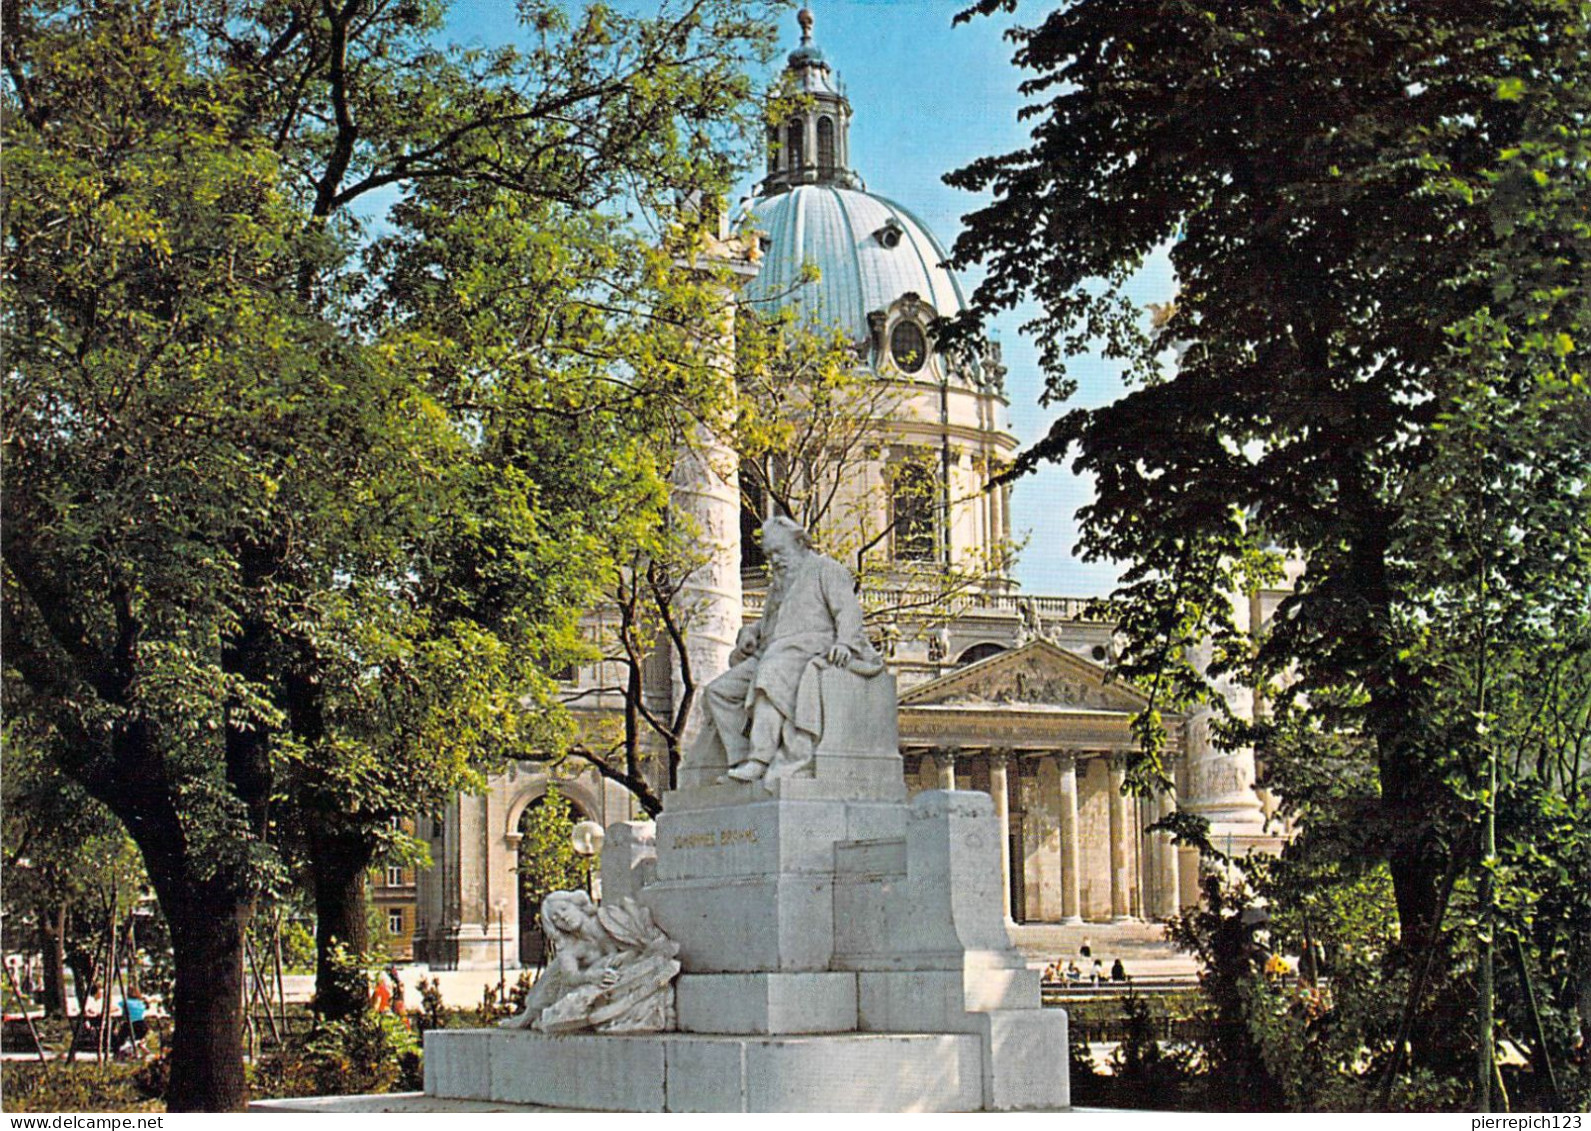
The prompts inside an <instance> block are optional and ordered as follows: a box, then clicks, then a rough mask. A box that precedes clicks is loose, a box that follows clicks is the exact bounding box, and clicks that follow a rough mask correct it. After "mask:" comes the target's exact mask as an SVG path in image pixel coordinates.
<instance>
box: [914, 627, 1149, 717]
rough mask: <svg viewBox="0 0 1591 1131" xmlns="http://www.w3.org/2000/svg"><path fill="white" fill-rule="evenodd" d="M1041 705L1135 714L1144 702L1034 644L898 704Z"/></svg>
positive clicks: (1048, 646) (1086, 666)
mask: <svg viewBox="0 0 1591 1131" xmlns="http://www.w3.org/2000/svg"><path fill="white" fill-rule="evenodd" d="M936 705H939V706H967V707H980V706H981V707H998V706H1017V705H1021V706H1046V707H1070V708H1074V709H1078V710H1094V711H1125V712H1131V713H1136V712H1137V711H1139V710H1141V709H1142V708H1143V705H1144V701H1143V699H1142V697H1141V696H1139V695H1138V694H1137V693H1136V692H1134V691H1132V690H1131V689H1130V688H1127V687H1122V686H1113V685H1107V684H1106V683H1105V682H1104V670H1103V669H1101V668H1099V667H1098V666H1097V665H1095V664H1091V663H1089V662H1088V661H1087V660H1084V659H1083V658H1081V657H1079V656H1074V655H1072V654H1071V653H1069V652H1067V651H1065V650H1064V649H1062V648H1060V647H1059V646H1057V645H1055V644H1053V643H1051V642H1049V641H1047V640H1037V641H1034V642H1033V643H1030V644H1028V645H1026V646H1024V647H1022V648H1019V649H1017V650H1015V651H1013V652H1006V653H1003V654H1001V655H999V656H994V657H991V658H990V659H987V660H984V661H981V662H980V663H977V664H973V665H971V666H970V667H968V668H966V669H965V670H963V671H958V672H951V673H950V674H949V675H945V676H941V677H940V678H939V679H936V680H933V681H932V682H930V683H926V684H923V685H921V686H919V687H916V688H913V689H912V691H911V692H910V693H908V694H907V695H906V696H903V697H902V706H910V707H926V706H936Z"/></svg>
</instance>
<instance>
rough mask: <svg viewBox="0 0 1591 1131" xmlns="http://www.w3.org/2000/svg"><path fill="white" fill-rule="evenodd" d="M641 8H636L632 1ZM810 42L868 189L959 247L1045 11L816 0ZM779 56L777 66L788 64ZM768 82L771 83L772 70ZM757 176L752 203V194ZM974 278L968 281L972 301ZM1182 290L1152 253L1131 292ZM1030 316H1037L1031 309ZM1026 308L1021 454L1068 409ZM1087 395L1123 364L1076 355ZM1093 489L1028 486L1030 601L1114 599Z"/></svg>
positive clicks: (509, 11)
mask: <svg viewBox="0 0 1591 1131" xmlns="http://www.w3.org/2000/svg"><path fill="white" fill-rule="evenodd" d="M626 6H627V7H634V6H640V5H626ZM809 6H810V7H811V8H812V11H813V14H814V16H815V17H816V23H815V26H814V29H813V39H814V41H815V42H816V43H817V45H818V46H819V47H821V48H822V49H823V51H824V54H825V56H826V57H827V59H828V61H829V64H830V65H831V66H832V67H834V68H835V70H836V72H837V73H838V75H839V77H840V79H841V80H842V81H843V82H844V84H845V89H846V93H847V95H848V96H849V98H850V101H851V109H852V113H853V119H852V123H851V158H852V165H853V166H854V167H855V168H856V170H857V172H859V173H860V174H861V175H862V177H863V179H864V180H865V181H866V182H867V187H868V188H869V189H870V190H872V191H874V192H877V193H880V194H882V195H884V196H887V197H889V198H891V199H892V200H896V201H898V202H900V203H901V204H903V205H905V206H906V207H907V208H909V209H911V210H912V211H913V212H914V213H915V214H916V215H917V216H918V217H920V218H921V219H922V220H923V221H924V222H926V223H927V224H928V226H929V227H930V228H932V229H933V230H934V232H935V233H936V234H937V235H938V236H939V238H940V240H941V241H942V242H944V243H945V245H946V246H949V245H950V244H951V242H952V241H953V240H954V239H955V237H956V234H957V232H959V231H960V229H961V217H962V215H964V214H965V213H967V212H969V211H970V210H972V209H973V208H976V207H977V206H978V205H979V204H981V203H982V201H981V199H980V198H979V197H976V196H974V195H972V194H969V193H966V192H962V191H960V190H957V189H952V188H949V187H948V186H946V185H945V184H944V183H943V181H942V180H941V178H942V177H943V175H944V174H945V173H946V172H948V171H949V170H951V169H955V168H958V167H960V166H962V165H964V164H966V163H968V162H969V161H972V160H973V159H975V158H977V157H980V156H984V155H987V154H993V153H1005V152H1009V151H1010V150H1012V149H1016V148H1019V147H1021V146H1022V145H1023V143H1024V142H1025V141H1026V136H1027V135H1026V130H1025V129H1024V127H1023V126H1022V124H1021V123H1019V122H1018V121H1017V110H1018V108H1019V107H1020V106H1021V104H1022V99H1021V98H1020V96H1019V95H1018V93H1017V87H1018V85H1019V83H1020V82H1021V80H1022V77H1023V76H1022V73H1021V72H1019V71H1018V70H1017V69H1016V67H1015V66H1013V65H1012V63H1011V55H1012V51H1013V47H1012V45H1011V44H1010V43H1009V42H1008V41H1007V40H1006V39H1005V38H1004V32H1005V31H1006V29H1008V28H1009V27H1011V26H1013V25H1014V24H1018V23H1021V22H1022V21H1024V20H1031V21H1037V20H1038V19H1040V18H1042V15H1043V13H1045V12H1046V11H1048V10H1049V8H1050V5H1049V4H1047V3H1032V2H1029V3H1027V4H1026V5H1024V6H1023V7H1020V8H1019V9H1018V11H1017V13H1016V15H1015V16H1014V17H998V18H978V19H974V20H973V21H971V22H970V23H967V24H962V25H960V26H956V27H952V19H953V17H954V16H955V14H956V12H957V11H958V10H960V9H961V8H962V7H965V6H966V5H965V4H963V3H961V2H959V0H811V2H810V5H809ZM513 8H514V6H513V4H512V3H511V0H457V2H456V3H455V6H454V9H453V15H452V19H451V20H450V30H451V31H452V33H453V35H454V36H455V37H456V38H459V39H462V40H468V39H470V38H479V39H481V40H483V41H486V42H493V41H497V40H499V39H500V38H502V37H503V36H505V35H509V34H512V32H513ZM783 38H784V40H785V43H786V45H787V49H793V48H794V47H795V46H796V44H797V43H798V42H799V39H800V31H799V28H798V27H797V26H796V21H795V13H794V12H793V11H792V12H791V13H790V14H789V15H788V16H787V17H786V20H785V28H784V36H783ZM782 65H783V59H782V56H781V58H780V60H779V62H778V63H777V64H776V66H782ZM768 77H770V78H771V77H772V74H770V75H769V76H768ZM751 185H752V181H751V179H749V178H748V180H747V182H746V184H745V185H744V186H743V188H742V192H743V193H748V194H749V192H750V191H751ZM977 278H978V276H977V272H968V273H965V274H964V275H963V276H962V283H963V285H964V286H966V287H967V289H968V290H969V291H970V289H971V288H972V286H974V285H975V284H976V282H977ZM1172 290H1173V284H1172V278H1171V267H1170V263H1169V261H1168V260H1167V259H1166V257H1165V256H1164V255H1163V254H1162V255H1159V256H1156V257H1154V258H1153V259H1152V260H1151V261H1150V263H1149V264H1147V265H1146V267H1145V268H1144V270H1143V271H1142V272H1141V273H1140V276H1139V278H1138V279H1137V280H1136V281H1135V285H1134V287H1133V288H1132V291H1133V295H1134V297H1135V298H1136V299H1137V300H1138V301H1140V302H1161V301H1165V300H1166V299H1167V298H1169V297H1170V295H1171V293H1172ZM1028 316H1031V310H1030V311H1029V312H1028ZM1024 320H1025V319H1024V315H1023V312H1022V311H1021V310H1020V309H1018V310H1017V311H1015V312H1013V313H1012V314H1010V315H1008V316H1007V317H1005V318H1002V319H1001V320H1000V321H999V322H998V323H997V324H996V325H995V327H994V330H995V333H996V335H997V336H998V338H999V340H1000V342H1001V345H1002V347H1003V348H1004V351H1005V359H1006V364H1007V365H1009V366H1010V369H1011V372H1010V373H1009V375H1008V376H1007V379H1006V382H1007V390H1008V392H1009V395H1010V397H1011V422H1012V426H1013V430H1014V431H1015V433H1016V435H1017V439H1018V440H1019V441H1021V443H1022V444H1023V446H1024V447H1025V446H1027V445H1028V444H1031V443H1033V442H1034V441H1035V440H1037V439H1039V438H1040V437H1042V436H1043V435H1044V434H1045V432H1046V431H1047V430H1048V427H1049V424H1050V422H1051V421H1052V420H1054V419H1055V418H1056V417H1057V416H1059V415H1060V413H1061V412H1063V411H1064V407H1062V406H1056V407H1052V408H1049V409H1041V408H1040V407H1039V404H1038V398H1039V393H1040V392H1041V390H1042V388H1043V379H1042V377H1041V375H1040V373H1039V369H1038V361H1037V355H1036V350H1035V349H1034V347H1033V344H1032V343H1031V342H1030V341H1028V340H1026V339H1025V338H1024V337H1023V335H1022V334H1021V333H1020V332H1019V331H1018V329H1017V328H1018V326H1020V325H1021V323H1022V322H1023V321H1024ZM1072 371H1073V374H1074V376H1076V377H1077V379H1078V383H1079V390H1078V394H1077V396H1076V397H1075V398H1074V399H1073V400H1072V401H1071V402H1068V406H1070V405H1093V404H1100V403H1103V402H1105V401H1108V400H1110V399H1112V398H1113V397H1115V396H1116V395H1118V394H1119V392H1120V391H1121V383H1120V379H1119V376H1118V367H1117V366H1116V365H1115V364H1114V363H1110V362H1107V361H1105V360H1103V359H1102V358H1098V357H1082V358H1076V359H1074V360H1073V362H1072ZM1089 498H1090V488H1089V485H1088V483H1087V482H1086V481H1083V480H1080V479H1078V478H1077V477H1076V476H1073V475H1072V474H1071V473H1070V472H1068V471H1066V470H1065V469H1063V468H1060V467H1049V468H1046V469H1045V470H1043V471H1041V472H1038V473H1036V474H1034V475H1031V476H1029V477H1028V478H1026V479H1024V480H1023V481H1022V482H1020V483H1019V484H1018V485H1017V487H1016V491H1015V496H1014V502H1013V517H1014V520H1015V524H1016V526H1017V528H1018V530H1019V531H1026V532H1027V533H1028V537H1029V540H1028V545H1027V548H1026V550H1025V551H1024V552H1023V555H1022V558H1021V561H1020V562H1019V564H1018V566H1017V577H1018V579H1019V580H1020V581H1021V582H1022V584H1023V588H1024V590H1025V591H1027V592H1029V593H1035V594H1057V595H1065V596H1090V595H1094V594H1102V593H1105V592H1108V591H1109V589H1110V587H1111V585H1112V583H1113V582H1114V580H1115V577H1116V569H1115V567H1114V566H1112V565H1110V564H1109V563H1084V562H1082V561H1079V560H1078V559H1076V558H1075V557H1073V555H1072V548H1073V547H1074V546H1075V544H1076V542H1077V530H1076V525H1075V522H1074V521H1073V517H1072V516H1073V514H1074V512H1075V511H1076V510H1077V508H1078V507H1079V506H1082V505H1083V504H1084V503H1086V502H1087V501H1089Z"/></svg>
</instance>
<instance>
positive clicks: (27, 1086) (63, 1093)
mask: <svg viewBox="0 0 1591 1131" xmlns="http://www.w3.org/2000/svg"><path fill="white" fill-rule="evenodd" d="M3 1071H4V1086H5V1109H6V1112H7V1113H8V1114H11V1113H15V1112H28V1111H43V1112H109V1111H164V1110H166V1109H165V1105H164V1104H162V1103H161V1102H160V1099H159V1095H158V1093H155V1092H151V1091H150V1090H148V1088H147V1087H145V1086H144V1085H143V1083H141V1081H143V1080H144V1079H145V1078H146V1077H147V1075H148V1073H147V1066H143V1065H132V1064H96V1063H94V1062H93V1061H92V1060H88V1061H79V1062H78V1063H75V1064H67V1063H66V1062H65V1061H61V1060H52V1061H50V1062H48V1063H46V1064H39V1063H38V1062H37V1061H22V1060H13V1061H7V1062H6V1063H5V1068H4V1070H3Z"/></svg>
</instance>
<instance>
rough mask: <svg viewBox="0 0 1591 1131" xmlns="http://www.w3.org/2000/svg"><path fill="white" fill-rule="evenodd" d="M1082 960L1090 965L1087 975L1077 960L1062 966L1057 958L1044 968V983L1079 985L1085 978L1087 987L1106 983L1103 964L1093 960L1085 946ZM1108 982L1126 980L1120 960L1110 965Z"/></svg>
mask: <svg viewBox="0 0 1591 1131" xmlns="http://www.w3.org/2000/svg"><path fill="white" fill-rule="evenodd" d="M1082 958H1083V961H1085V962H1088V963H1089V964H1090V965H1089V968H1088V972H1087V974H1085V973H1084V972H1083V968H1082V967H1081V966H1079V965H1078V963H1077V959H1075V958H1072V959H1067V960H1066V962H1065V964H1064V965H1062V960H1061V959H1059V958H1057V959H1056V960H1055V961H1054V962H1051V963H1050V964H1049V965H1048V966H1046V967H1044V975H1043V979H1044V981H1045V983H1046V984H1053V983H1064V984H1069V985H1081V984H1082V983H1083V981H1084V979H1085V978H1086V979H1087V981H1088V984H1089V985H1091V986H1097V985H1099V984H1100V983H1101V982H1103V981H1106V974H1105V964H1104V962H1102V961H1101V960H1100V959H1098V958H1093V957H1092V956H1091V955H1090V954H1089V951H1088V947H1087V946H1084V947H1083V950H1082ZM1109 980H1110V981H1112V982H1125V981H1127V980H1128V979H1127V967H1126V966H1124V965H1123V964H1122V961H1121V959H1119V958H1118V959H1116V960H1115V961H1113V962H1112V963H1111V964H1110V975H1109Z"/></svg>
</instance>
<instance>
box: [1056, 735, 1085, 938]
mask: <svg viewBox="0 0 1591 1131" xmlns="http://www.w3.org/2000/svg"><path fill="white" fill-rule="evenodd" d="M1055 764H1056V766H1057V767H1058V768H1059V769H1060V772H1061V783H1060V810H1061V811H1060V826H1061V921H1062V922H1063V923H1081V922H1082V921H1083V912H1082V906H1083V893H1082V877H1081V875H1080V874H1079V872H1078V851H1077V843H1078V832H1077V755H1076V754H1074V753H1071V752H1070V751H1066V752H1063V753H1059V754H1056V755H1055Z"/></svg>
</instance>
